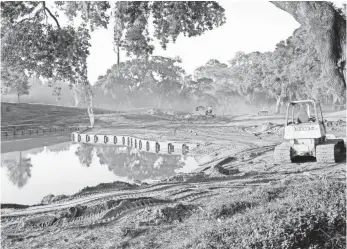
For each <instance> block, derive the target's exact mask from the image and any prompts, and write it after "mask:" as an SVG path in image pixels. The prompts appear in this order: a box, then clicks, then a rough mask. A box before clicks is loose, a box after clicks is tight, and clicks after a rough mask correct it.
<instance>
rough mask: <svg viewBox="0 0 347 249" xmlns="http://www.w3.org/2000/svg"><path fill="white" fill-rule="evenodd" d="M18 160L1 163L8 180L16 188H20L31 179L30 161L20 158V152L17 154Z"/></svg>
mask: <svg viewBox="0 0 347 249" xmlns="http://www.w3.org/2000/svg"><path fill="white" fill-rule="evenodd" d="M17 153H18V158H12V159H5V160H2V161H1V167H6V168H7V175H8V178H9V180H10V181H11V182H12V183H13V184H14V185H15V186H17V187H18V188H22V187H23V186H24V185H25V184H26V183H27V182H28V180H29V178H30V177H31V167H32V166H33V165H32V164H31V159H30V158H27V157H23V156H22V151H19V152H17Z"/></svg>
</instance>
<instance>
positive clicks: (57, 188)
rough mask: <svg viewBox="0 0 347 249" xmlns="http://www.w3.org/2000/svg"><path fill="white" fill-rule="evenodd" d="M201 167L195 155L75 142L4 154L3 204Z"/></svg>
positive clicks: (27, 202) (26, 202)
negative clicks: (170, 153) (160, 152)
mask: <svg viewBox="0 0 347 249" xmlns="http://www.w3.org/2000/svg"><path fill="white" fill-rule="evenodd" d="M197 167H198V164H197V162H196V161H195V159H194V158H193V157H190V156H183V155H179V156H178V155H168V154H167V155H163V154H156V153H149V152H142V151H141V152H140V151H138V150H137V149H129V148H127V147H120V146H102V145H99V146H92V145H86V144H75V143H71V142H65V143H59V144H55V145H50V146H44V147H39V148H34V149H30V150H26V151H15V152H9V153H3V154H1V167H0V173H1V203H17V204H24V205H32V204H37V203H39V202H41V200H42V198H43V197H44V196H46V195H48V194H54V195H59V194H65V195H70V194H74V193H76V192H78V191H80V190H81V189H83V188H84V187H86V186H95V185H98V184H99V183H106V182H114V181H123V182H129V183H133V182H134V181H136V180H138V181H145V182H151V181H155V180H160V179H163V178H167V177H169V176H172V175H175V174H177V173H188V172H191V171H192V170H194V169H196V168H197Z"/></svg>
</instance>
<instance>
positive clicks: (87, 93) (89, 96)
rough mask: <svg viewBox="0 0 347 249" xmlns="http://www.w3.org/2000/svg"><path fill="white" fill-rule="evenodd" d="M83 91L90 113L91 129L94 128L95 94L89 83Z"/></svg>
mask: <svg viewBox="0 0 347 249" xmlns="http://www.w3.org/2000/svg"><path fill="white" fill-rule="evenodd" d="M83 90H84V94H85V96H84V99H85V102H86V104H87V112H88V116H89V121H90V128H93V127H94V113H93V92H92V87H91V85H90V84H89V82H88V83H86V84H85V85H84V86H83Z"/></svg>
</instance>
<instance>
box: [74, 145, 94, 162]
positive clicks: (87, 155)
mask: <svg viewBox="0 0 347 249" xmlns="http://www.w3.org/2000/svg"><path fill="white" fill-rule="evenodd" d="M93 150H94V147H93V146H92V145H88V144H83V143H82V144H80V146H79V147H78V149H77V151H76V152H75V154H76V156H78V159H79V161H80V163H81V164H82V165H83V166H86V167H89V166H90V164H91V163H92V161H93Z"/></svg>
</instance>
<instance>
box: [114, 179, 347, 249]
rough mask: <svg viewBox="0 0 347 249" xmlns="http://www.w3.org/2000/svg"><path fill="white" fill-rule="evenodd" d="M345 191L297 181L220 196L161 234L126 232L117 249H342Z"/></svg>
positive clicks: (335, 184) (140, 230)
mask: <svg viewBox="0 0 347 249" xmlns="http://www.w3.org/2000/svg"><path fill="white" fill-rule="evenodd" d="M345 187H346V186H345V183H343V182H334V181H332V180H328V181H326V180H314V181H306V182H302V181H300V180H299V181H293V182H289V183H288V182H281V183H279V184H276V185H268V186H263V187H249V188H246V189H244V190H242V191H239V192H236V193H224V194H221V195H220V196H217V197H214V198H211V199H210V200H209V201H206V202H205V203H199V204H198V203H197V205H196V208H195V209H193V211H192V214H191V216H190V217H189V218H187V219H186V220H182V219H184V217H181V222H180V220H179V219H178V220H177V221H178V223H177V224H176V225H175V226H174V227H172V228H165V226H164V225H168V224H169V223H172V224H173V223H174V222H173V221H171V220H169V219H166V221H165V222H164V223H166V224H164V223H163V224H162V227H163V228H162V229H161V228H160V226H159V227H152V228H146V229H143V228H141V226H133V227H127V228H126V229H127V231H132V232H128V233H123V241H121V242H120V243H117V244H118V245H117V246H116V248H206V249H207V248H225V249H227V248H345V247H346V243H345V236H346V201H345V196H346V190H345ZM164 220H165V219H164ZM137 225H139V224H137ZM126 229H125V228H124V229H123V232H124V231H126Z"/></svg>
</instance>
